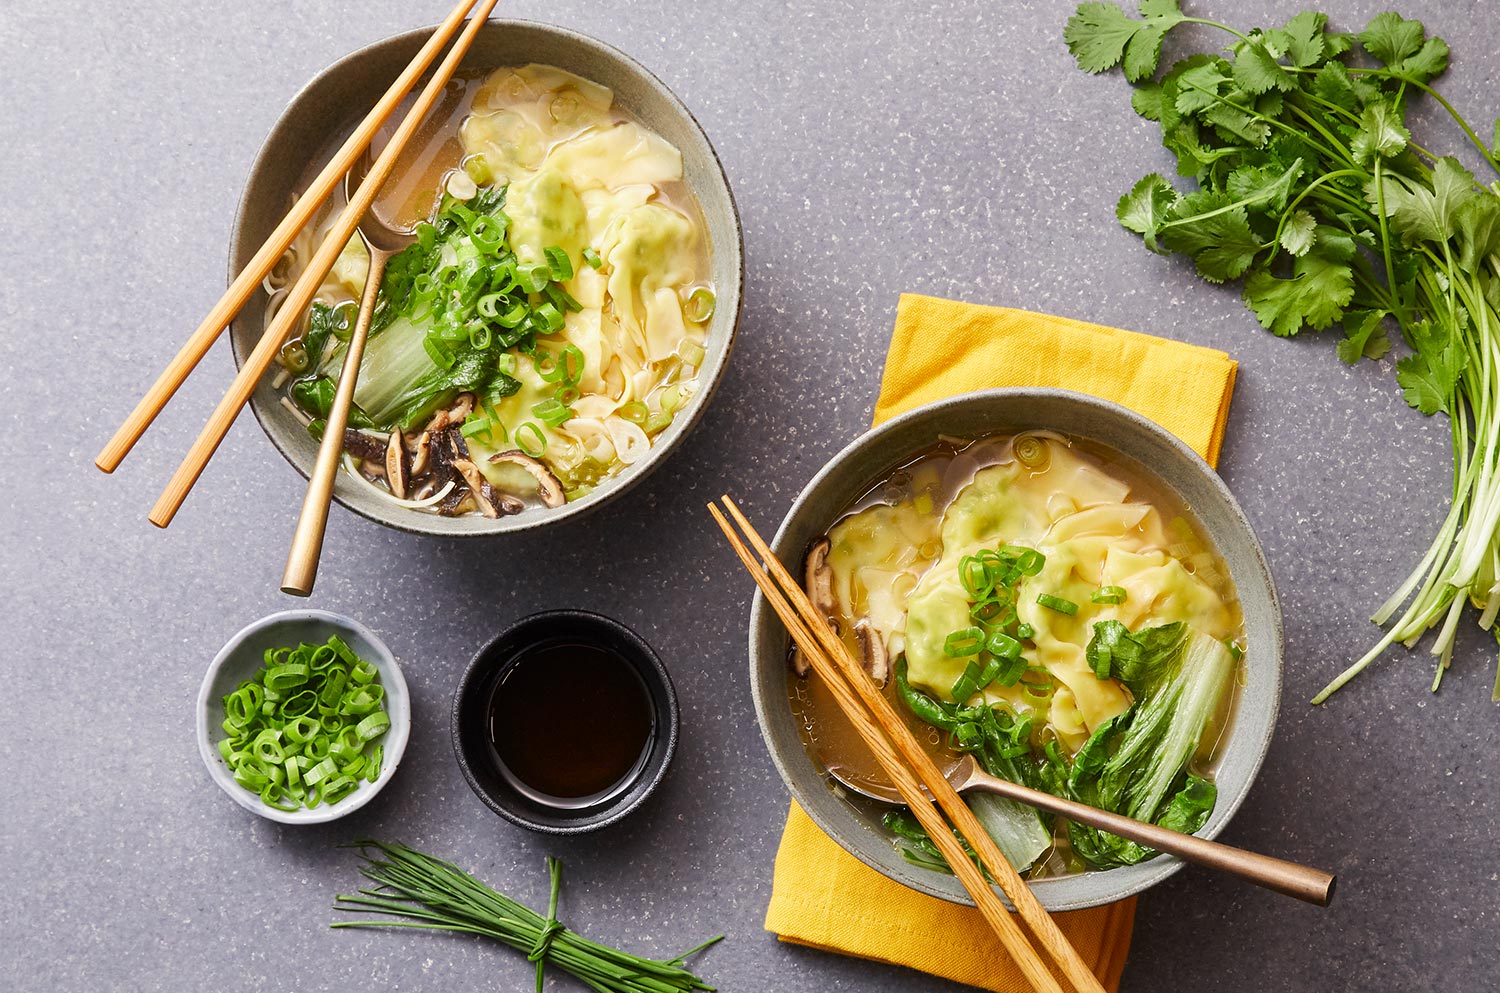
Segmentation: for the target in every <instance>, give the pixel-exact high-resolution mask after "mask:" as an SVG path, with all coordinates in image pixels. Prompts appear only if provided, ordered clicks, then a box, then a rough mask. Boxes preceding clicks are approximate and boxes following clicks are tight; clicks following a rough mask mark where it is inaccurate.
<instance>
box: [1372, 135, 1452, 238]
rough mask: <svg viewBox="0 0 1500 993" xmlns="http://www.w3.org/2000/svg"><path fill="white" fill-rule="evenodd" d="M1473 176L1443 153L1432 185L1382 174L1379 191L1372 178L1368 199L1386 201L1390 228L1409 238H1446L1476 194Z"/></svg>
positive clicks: (1375, 201) (1434, 172)
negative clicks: (1430, 186) (1378, 196)
mask: <svg viewBox="0 0 1500 993" xmlns="http://www.w3.org/2000/svg"><path fill="white" fill-rule="evenodd" d="M1474 186H1475V184H1474V176H1473V174H1472V173H1470V172H1469V170H1467V169H1465V168H1464V167H1463V166H1462V165H1461V164H1460V163H1459V161H1458V160H1457V159H1455V158H1453V157H1452V156H1444V157H1443V158H1441V159H1438V161H1437V165H1436V166H1435V167H1434V168H1433V170H1432V188H1431V189H1428V188H1427V187H1426V186H1424V185H1422V184H1421V183H1419V182H1416V181H1414V180H1409V179H1405V178H1402V177H1399V176H1383V177H1381V182H1380V184H1379V187H1378V190H1377V187H1376V183H1375V181H1374V180H1373V179H1372V180H1371V181H1370V183H1369V184H1368V187H1367V189H1366V191H1365V199H1366V200H1368V201H1369V202H1370V203H1371V204H1377V203H1378V202H1379V201H1378V200H1377V193H1378V194H1379V195H1380V198H1381V199H1383V200H1384V205H1385V213H1386V216H1387V217H1389V218H1390V219H1391V227H1392V228H1393V229H1394V230H1395V231H1396V232H1397V233H1398V234H1400V235H1402V237H1403V238H1404V240H1405V241H1406V243H1407V244H1414V243H1416V242H1419V241H1446V240H1447V239H1448V238H1449V237H1450V236H1451V235H1452V234H1453V232H1454V230H1455V226H1456V224H1457V220H1458V214H1459V211H1460V210H1462V209H1463V207H1464V205H1465V204H1467V203H1469V202H1470V201H1472V200H1473V199H1474V197H1475V196H1476V194H1475V191H1474Z"/></svg>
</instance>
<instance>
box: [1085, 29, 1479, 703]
mask: <svg viewBox="0 0 1500 993" xmlns="http://www.w3.org/2000/svg"><path fill="white" fill-rule="evenodd" d="M1138 11H1139V16H1131V15H1129V14H1127V13H1126V12H1125V11H1124V10H1122V9H1121V8H1120V7H1118V6H1116V5H1115V4H1113V3H1097V2H1094V3H1083V4H1080V5H1079V7H1078V10H1077V12H1076V13H1075V14H1074V16H1073V17H1072V18H1070V19H1069V20H1068V23H1067V26H1066V28H1065V30H1064V38H1065V39H1066V41H1067V44H1068V48H1069V50H1070V51H1071V52H1072V53H1073V55H1074V57H1075V58H1076V59H1077V62H1078V65H1079V68H1081V69H1083V70H1085V71H1087V72H1094V73H1098V72H1104V71H1106V70H1108V69H1111V68H1113V67H1114V66H1116V65H1121V66H1122V68H1123V70H1124V72H1125V75H1126V78H1127V79H1129V80H1130V82H1132V83H1133V84H1135V89H1134V91H1133V93H1132V96H1131V103H1132V105H1133V106H1134V108H1135V110H1136V111H1137V112H1138V113H1139V114H1140V115H1141V116H1142V117H1145V118H1147V119H1148V120H1152V121H1155V122H1157V123H1158V124H1159V125H1160V127H1161V134H1162V144H1163V146H1164V147H1165V148H1166V149H1167V150H1168V151H1170V152H1171V153H1172V154H1173V155H1174V156H1175V158H1176V160H1177V172H1178V174H1179V175H1180V176H1183V177H1186V178H1188V179H1190V180H1192V181H1193V182H1194V187H1193V188H1191V189H1188V190H1187V191H1185V192H1184V191H1179V190H1178V189H1177V188H1176V187H1174V186H1173V184H1172V183H1171V182H1170V181H1169V180H1168V179H1167V178H1166V177H1164V176H1162V175H1160V174H1157V173H1153V174H1151V175H1148V176H1146V177H1145V178H1143V179H1142V180H1141V181H1140V182H1138V183H1137V184H1136V185H1135V187H1134V188H1133V189H1132V190H1131V191H1130V192H1129V193H1128V194H1126V195H1125V196H1124V197H1123V198H1121V200H1120V203H1119V207H1118V210H1117V215H1118V217H1119V219H1120V223H1121V224H1123V225H1124V226H1125V227H1127V228H1129V229H1130V230H1132V231H1135V232H1137V233H1138V234H1140V235H1141V236H1142V238H1143V239H1144V240H1145V242H1146V245H1147V247H1148V248H1150V249H1151V250H1152V251H1156V252H1161V253H1178V254H1182V255H1185V256H1188V257H1190V258H1191V259H1192V260H1193V264H1194V266H1195V267H1196V268H1197V271H1198V274H1199V275H1200V276H1202V277H1203V278H1204V279H1206V280H1208V281H1209V282H1212V283H1225V282H1229V281H1231V280H1238V281H1239V282H1240V285H1241V292H1242V295H1243V297H1244V300H1245V304H1246V306H1248V307H1249V308H1250V309H1251V310H1252V311H1253V312H1254V313H1255V316H1256V319H1257V320H1258V321H1259V322H1260V323H1261V325H1263V326H1264V327H1266V328H1267V329H1269V330H1270V331H1272V332H1273V333H1274V334H1277V335H1281V336H1289V335H1295V334H1298V333H1300V332H1302V331H1304V330H1313V331H1320V330H1322V329H1325V328H1328V327H1331V326H1333V325H1335V324H1337V325H1340V326H1341V327H1342V330H1343V337H1342V340H1340V341H1339V343H1338V354H1339V357H1340V358H1341V359H1343V360H1344V361H1345V362H1348V363H1351V364H1353V363H1355V362H1358V361H1359V360H1360V359H1361V358H1372V359H1373V358H1380V357H1382V356H1384V355H1385V354H1386V353H1387V352H1389V351H1390V349H1391V347H1392V342H1391V340H1390V337H1389V334H1388V329H1396V330H1399V333H1400V336H1401V339H1402V341H1403V343H1404V344H1405V346H1406V348H1407V349H1409V352H1410V354H1407V355H1404V356H1403V357H1402V358H1400V359H1399V360H1398V361H1397V362H1396V379H1397V382H1398V383H1399V385H1400V386H1401V389H1402V393H1403V395H1404V396H1405V398H1406V400H1407V402H1408V403H1410V404H1411V405H1412V406H1413V407H1416V408H1417V409H1419V410H1421V411H1422V412H1423V413H1424V414H1435V413H1438V412H1439V411H1441V412H1443V413H1445V414H1447V415H1448V416H1449V418H1450V420H1451V423H1452V431H1453V454H1454V462H1455V471H1454V486H1453V499H1452V503H1451V507H1450V510H1449V513H1448V516H1447V519H1446V520H1445V521H1444V522H1443V525H1442V527H1441V528H1440V530H1439V532H1438V534H1437V537H1436V538H1435V539H1434V540H1433V543H1432V545H1431V547H1430V548H1429V549H1428V551H1427V553H1426V554H1425V555H1424V556H1423V558H1422V560H1421V562H1420V563H1419V564H1418V566H1417V568H1416V569H1415V570H1414V571H1413V572H1412V574H1411V575H1410V577H1408V578H1407V580H1406V581H1405V582H1404V583H1402V584H1401V586H1400V587H1399V588H1398V589H1397V590H1396V591H1395V593H1394V594H1393V595H1392V596H1391V598H1390V600H1388V601H1387V602H1386V603H1385V604H1384V605H1383V606H1382V607H1381V608H1380V609H1379V610H1378V611H1376V613H1375V615H1374V617H1373V620H1374V621H1375V622H1376V623H1378V624H1388V628H1387V631H1386V633H1385V635H1384V637H1382V638H1381V639H1380V641H1379V642H1378V643H1377V644H1376V645H1375V646H1374V647H1373V648H1371V650H1370V651H1369V652H1368V653H1366V654H1365V655H1364V656H1363V657H1362V658H1360V659H1359V660H1358V661H1356V662H1355V663H1354V664H1353V665H1351V666H1349V667H1348V668H1347V669H1346V670H1345V671H1344V672H1343V673H1342V674H1340V675H1339V676H1338V677H1337V678H1336V679H1335V680H1334V681H1333V682H1331V683H1330V684H1329V685H1328V686H1327V687H1326V688H1325V689H1324V690H1323V691H1322V692H1320V693H1319V694H1318V695H1317V696H1316V697H1315V698H1314V700H1313V702H1314V703H1321V702H1323V701H1324V700H1326V699H1327V698H1328V696H1329V695H1330V694H1332V693H1333V692H1334V691H1335V690H1337V689H1338V688H1339V687H1341V686H1343V685H1344V683H1346V682H1347V681H1348V680H1349V679H1351V678H1353V677H1354V676H1355V675H1356V674H1358V673H1359V672H1360V671H1362V670H1363V669H1364V668H1366V667H1367V666H1368V665H1370V663H1371V662H1373V661H1374V660H1375V659H1376V658H1378V657H1379V656H1380V655H1381V654H1382V653H1383V652H1384V651H1385V649H1387V648H1388V647H1390V646H1391V645H1393V644H1394V643H1396V642H1402V643H1404V644H1405V645H1406V646H1407V647H1408V648H1410V647H1414V646H1415V645H1416V643H1417V642H1418V640H1419V639H1421V638H1422V636H1423V635H1424V634H1425V633H1427V632H1428V631H1430V630H1432V629H1433V628H1438V629H1439V630H1438V633H1437V635H1436V637H1435V639H1434V643H1433V645H1432V652H1433V654H1434V655H1437V656H1438V657H1439V660H1440V661H1439V663H1438V666H1437V672H1436V675H1435V677H1434V679H1433V684H1432V686H1433V689H1434V690H1436V689H1437V687H1438V685H1439V683H1440V681H1441V679H1442V675H1443V672H1444V671H1445V670H1446V669H1447V668H1448V665H1449V663H1450V661H1451V658H1452V653H1453V643H1454V636H1455V633H1456V631H1457V626H1458V622H1459V619H1460V615H1461V614H1462V613H1463V611H1464V605H1465V603H1466V602H1468V603H1471V604H1473V605H1474V607H1475V608H1476V609H1478V610H1479V611H1480V616H1479V623H1480V625H1481V626H1482V627H1484V628H1486V629H1492V625H1493V622H1494V620H1495V618H1496V615H1497V613H1500V192H1497V191H1500V184H1497V183H1495V182H1494V181H1493V178H1494V177H1493V176H1491V175H1490V173H1494V174H1496V175H1500V163H1497V157H1500V122H1497V127H1496V140H1495V142H1493V143H1492V144H1489V145H1487V144H1486V143H1485V142H1484V141H1482V140H1481V139H1480V138H1479V136H1478V135H1477V134H1476V133H1475V131H1474V129H1473V128H1472V127H1471V126H1470V125H1469V123H1468V121H1466V120H1465V119H1464V118H1463V116H1462V115H1460V114H1459V113H1458V111H1457V110H1455V109H1454V107H1453V106H1452V105H1451V104H1450V103H1449V102H1448V101H1447V100H1446V99H1444V98H1443V96H1442V95H1441V94H1440V93H1439V92H1438V91H1437V90H1436V89H1434V88H1433V86H1432V85H1431V83H1432V81H1433V80H1434V79H1435V78H1436V77H1437V76H1439V75H1441V74H1442V72H1443V71H1444V70H1445V69H1446V68H1447V64H1448V54H1449V50H1448V45H1447V44H1446V43H1445V42H1444V41H1443V40H1442V39H1441V38H1429V37H1428V36H1427V34H1426V31H1425V29H1424V27H1423V25H1422V24H1421V22H1419V21H1414V20H1407V19H1405V18H1403V17H1401V16H1400V15H1399V14H1395V13H1383V14H1379V15H1377V16H1376V17H1375V18H1373V19H1372V20H1371V21H1370V22H1369V23H1368V24H1367V25H1366V26H1365V28H1364V30H1363V31H1360V32H1359V33H1358V34H1345V33H1341V32H1336V31H1332V30H1330V29H1329V22H1328V17H1327V15H1326V14H1323V13H1319V12H1317V11H1311V10H1307V11H1303V12H1301V13H1299V14H1297V15H1296V16H1295V17H1293V18H1292V19H1291V20H1289V21H1287V22H1286V23H1285V24H1283V25H1281V26H1280V27H1275V28H1266V29H1260V28H1257V29H1253V30H1247V31H1240V30H1238V29H1236V28H1233V27H1230V26H1228V25H1225V24H1220V23H1218V22H1215V21H1211V20H1206V19H1203V18H1196V17H1189V16H1187V15H1185V14H1184V13H1183V12H1182V10H1181V9H1180V7H1179V6H1178V0H1141V2H1140V5H1139V7H1138ZM1189 23H1192V24H1203V25H1210V26H1212V27H1214V28H1218V29H1221V30H1223V31H1224V32H1226V33H1227V34H1228V35H1230V36H1231V39H1230V43H1229V45H1228V46H1227V47H1226V48H1225V49H1223V50H1222V52H1202V53H1198V54H1193V55H1190V56H1188V57H1187V58H1184V59H1182V60H1180V61H1178V62H1176V63H1175V64H1174V65H1172V66H1171V67H1170V68H1169V69H1167V70H1166V72H1165V73H1161V74H1160V76H1159V78H1158V63H1159V61H1160V57H1161V45H1162V39H1163V38H1164V37H1165V36H1166V34H1167V33H1168V32H1169V31H1171V30H1172V29H1173V28H1175V27H1177V26H1179V25H1182V24H1189ZM1419 97H1425V98H1427V99H1430V100H1433V101H1436V102H1437V104H1438V105H1439V106H1441V107H1442V108H1443V110H1444V111H1446V112H1447V114H1448V115H1449V116H1450V117H1451V119H1452V121H1453V123H1454V124H1455V125H1456V126H1457V128H1458V132H1459V134H1461V136H1462V140H1461V144H1462V145H1466V146H1469V147H1470V148H1471V149H1472V152H1473V153H1477V155H1475V156H1474V157H1475V159H1476V160H1477V161H1480V162H1482V163H1483V166H1484V168H1485V169H1486V170H1487V172H1486V178H1488V179H1490V180H1491V182H1490V183H1489V184H1488V185H1485V184H1482V183H1481V182H1480V181H1478V180H1477V179H1476V178H1475V177H1474V175H1473V174H1472V173H1471V172H1470V171H1469V170H1468V169H1467V168H1465V166H1464V165H1463V164H1462V163H1460V162H1459V160H1458V159H1457V158H1454V157H1452V156H1451V155H1444V154H1440V153H1439V152H1438V151H1436V150H1432V149H1429V148H1428V147H1425V146H1424V145H1421V144H1418V143H1417V141H1416V140H1415V139H1414V137H1413V135H1412V133H1411V131H1410V130H1409V129H1408V127H1407V125H1406V112H1407V108H1408V105H1409V103H1410V101H1411V100H1412V99H1413V98H1419ZM1424 140H1425V138H1424ZM1403 605H1404V607H1403ZM1398 611H1399V614H1398ZM1494 696H1495V699H1496V700H1500V672H1497V677H1496V684H1495V693H1494Z"/></svg>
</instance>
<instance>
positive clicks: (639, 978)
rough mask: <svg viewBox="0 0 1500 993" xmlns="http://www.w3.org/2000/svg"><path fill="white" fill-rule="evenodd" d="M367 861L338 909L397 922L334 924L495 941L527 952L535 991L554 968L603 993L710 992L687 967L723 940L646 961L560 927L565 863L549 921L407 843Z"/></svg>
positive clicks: (374, 844) (555, 876)
mask: <svg viewBox="0 0 1500 993" xmlns="http://www.w3.org/2000/svg"><path fill="white" fill-rule="evenodd" d="M353 847H355V848H358V849H360V856H361V858H363V859H364V864H363V865H362V866H360V872H361V873H362V874H363V875H364V876H365V878H367V879H369V880H371V881H372V882H373V883H375V887H376V888H374V889H368V890H360V891H359V893H358V894H356V895H349V896H346V895H343V894H340V895H338V896H336V897H335V898H334V909H336V910H346V911H352V912H356V913H358V912H364V913H375V914H382V915H386V916H388V917H391V918H400V919H392V920H361V921H337V922H335V923H334V924H332V925H331V926H332V927H336V928H345V927H411V928H425V929H429V930H436V931H457V932H460V933H463V934H478V935H483V936H485V937H488V938H493V939H495V940H496V941H499V942H501V943H502V944H505V945H509V946H510V947H511V948H514V949H517V950H519V951H522V952H525V953H526V957H527V958H528V959H529V960H531V961H533V962H535V963H536V988H537V993H541V990H542V977H543V970H544V968H545V967H546V966H547V965H553V966H556V967H557V968H559V969H562V970H563V971H564V972H567V973H571V974H572V975H574V976H576V977H578V978H579V979H580V980H582V981H583V982H584V983H585V984H586V985H588V987H589V988H590V989H593V990H598V991H600V993H679V991H680V993H687V991H691V990H713V989H714V987H712V986H709V985H708V984H707V983H705V982H704V981H703V980H701V979H699V978H698V977H697V976H695V975H694V974H693V973H691V972H689V971H688V970H687V969H686V968H684V966H683V963H684V962H685V961H686V960H687V959H688V958H689V957H690V956H692V955H694V954H696V953H697V952H700V951H702V950H703V949H705V948H707V947H709V946H710V945H713V944H715V943H716V942H718V941H721V940H723V937H724V936H723V935H719V936H718V937H717V938H711V939H709V940H708V941H705V942H704V943H703V944H701V945H698V946H697V947H696V948H692V949H689V950H688V951H686V952H683V953H682V954H681V955H679V956H677V957H676V958H674V959H671V960H669V961H665V962H663V961H658V960H656V959H647V958H642V957H640V956H639V955H632V954H630V953H629V952H622V951H620V950H618V949H615V948H610V947H609V946H607V945H601V944H598V943H597V942H593V941H589V940H587V939H585V938H583V937H582V936H580V935H578V934H576V933H574V932H573V931H570V930H568V929H567V928H566V927H563V925H562V924H561V923H559V922H558V919H557V902H558V893H559V890H560V889H561V887H562V862H561V860H559V859H555V858H549V859H547V873H548V876H549V877H550V880H551V892H550V895H549V897H548V900H547V916H546V917H543V916H542V915H540V914H538V913H537V912H536V911H534V910H532V909H531V908H529V907H526V906H524V905H522V904H520V903H517V902H516V901H515V900H512V899H511V898H510V897H508V896H506V895H505V894H503V893H500V892H498V891H496V890H493V889H491V888H490V887H488V886H486V885H484V884H483V883H481V882H480V881H479V880H477V879H475V878H474V877H473V876H471V875H469V874H468V873H466V872H464V871H463V870H462V869H460V868H458V866H456V865H454V864H453V863H452V862H447V861H445V860H443V859H439V858H435V857H433V856H431V855H424V854H423V853H421V852H419V851H416V850H414V849H411V848H408V847H406V846H405V845H401V844H395V843H386V842H381V841H361V842H358V843H356V844H355V845H354V846H353Z"/></svg>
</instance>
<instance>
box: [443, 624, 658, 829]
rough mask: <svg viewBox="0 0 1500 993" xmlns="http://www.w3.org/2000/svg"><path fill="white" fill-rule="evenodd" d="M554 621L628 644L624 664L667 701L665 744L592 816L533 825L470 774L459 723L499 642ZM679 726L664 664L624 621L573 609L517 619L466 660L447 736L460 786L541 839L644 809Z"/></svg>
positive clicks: (597, 825)
mask: <svg viewBox="0 0 1500 993" xmlns="http://www.w3.org/2000/svg"><path fill="white" fill-rule="evenodd" d="M558 621H571V622H574V623H581V624H587V625H593V626H595V627H599V628H604V629H606V630H608V631H609V632H610V633H611V634H613V635H615V636H617V637H619V638H620V639H621V640H623V641H624V642H626V643H627V644H629V645H630V648H631V650H632V651H633V652H634V654H635V657H634V658H632V659H628V660H627V661H629V662H630V663H631V665H632V666H634V667H635V668H636V671H637V674H638V675H639V676H640V677H641V681H642V682H643V683H650V682H651V681H652V680H653V679H654V681H655V683H656V687H655V688H659V689H661V690H662V693H663V696H664V697H665V700H666V707H665V708H662V710H664V711H665V712H664V713H662V712H658V714H657V716H658V718H659V719H660V720H661V723H662V730H661V731H659V732H658V735H659V736H661V737H664V738H665V739H666V741H665V744H664V745H663V746H662V748H661V749H660V757H655V758H654V757H652V755H651V754H649V753H648V755H647V761H646V765H645V766H643V768H642V769H641V772H640V774H639V779H638V780H637V781H636V783H635V784H634V785H632V786H631V787H630V788H628V789H626V790H624V791H622V792H621V793H619V794H618V795H616V796H614V797H611V798H609V799H608V800H606V801H604V803H603V804H602V805H600V806H599V807H596V808H593V809H592V813H588V812H586V811H580V814H581V815H582V816H580V818H579V819H578V820H576V821H570V820H567V819H566V818H565V817H563V815H562V814H561V812H560V814H559V820H558V821H553V822H546V821H539V820H533V819H532V818H530V817H528V816H526V814H524V813H522V812H521V811H520V810H518V809H516V808H514V807H512V806H509V805H507V804H505V803H502V802H501V801H500V800H498V799H496V798H495V796H494V795H492V794H491V793H490V791H489V790H487V789H485V788H484V786H483V785H482V784H481V783H480V782H479V778H478V777H477V776H476V775H475V774H474V770H473V768H472V763H471V762H470V761H469V755H468V753H467V751H466V750H465V748H464V746H463V732H462V727H461V725H462V718H461V716H460V715H461V712H462V710H463V706H464V702H465V700H466V698H467V697H468V696H469V695H470V694H471V693H474V692H477V691H478V689H479V688H480V686H481V685H482V684H483V682H484V680H485V679H487V678H488V677H489V675H490V670H491V668H493V666H492V665H491V664H490V659H489V656H490V655H491V653H492V652H494V651H495V650H496V649H497V648H498V647H500V645H501V643H502V642H505V641H507V640H509V639H512V638H515V637H516V636H517V635H518V634H521V633H524V632H525V631H526V629H527V628H530V627H540V626H545V625H547V624H549V623H555V622H558ZM640 662H644V663H645V664H646V665H645V670H648V671H643V670H642V668H641V667H640V666H639V665H637V663H640ZM646 689H647V692H648V694H651V695H652V696H653V709H655V707H654V699H655V697H654V694H652V690H653V689H654V688H653V687H652V686H650V685H647V686H646ZM681 726H682V715H681V707H680V705H679V702H678V699H677V688H676V687H675V686H673V684H672V676H671V674H670V673H669V672H668V671H667V667H666V664H665V663H663V662H662V660H661V657H660V656H658V655H657V654H656V650H655V649H654V648H652V647H651V645H650V643H649V642H647V641H646V639H645V638H643V637H641V636H640V635H639V634H637V633H636V632H635V630H634V629H632V628H631V627H630V626H629V625H627V624H625V623H624V622H622V621H618V620H616V619H615V618H613V617H610V616H608V615H606V614H600V613H597V612H596V611H592V610H582V609H579V608H573V607H561V608H555V609H551V610H539V611H536V612H535V613H531V614H527V615H526V616H525V617H521V618H518V619H517V620H516V621H515V622H514V623H511V624H508V625H506V626H505V628H504V629H502V630H501V631H500V632H498V633H497V634H496V635H495V636H494V637H493V638H490V639H489V640H488V641H486V642H485V643H484V644H483V645H481V646H480V647H479V648H478V649H477V650H476V651H475V652H474V654H473V655H472V656H471V657H470V659H469V663H468V665H466V666H464V671H463V675H461V676H460V677H459V680H458V686H457V687H456V688H455V689H454V691H453V705H452V707H451V708H450V710H449V716H448V733H449V735H450V737H451V738H452V740H453V757H454V759H455V760H457V762H458V768H459V770H460V771H461V772H462V773H463V777H464V782H466V783H468V784H469V789H471V790H472V791H473V792H474V795H475V796H477V797H478V798H479V800H480V801H481V802H482V803H483V804H484V805H485V806H486V807H488V808H489V809H490V810H492V811H494V812H495V813H497V814H499V815H500V816H501V817H503V818H505V819H506V820H507V821H510V822H511V823H512V824H515V825H516V826H518V827H523V828H526V829H527V830H529V831H535V832H537V833H539V834H551V835H572V834H588V833H590V832H593V831H598V830H600V829H601V828H606V827H609V826H610V825H612V824H616V823H618V822H619V821H621V820H623V819H624V818H625V817H627V816H629V815H630V814H631V813H633V812H634V811H635V810H636V809H637V808H639V807H640V806H641V805H642V804H644V803H645V802H646V800H647V799H649V798H650V797H651V796H652V794H654V793H655V792H656V790H657V788H658V787H659V786H661V783H662V780H663V779H665V778H666V775H667V770H668V769H669V768H670V767H671V765H672V759H673V757H674V756H675V755H676V754H677V741H678V738H679V737H680V736H681V735H680V732H681ZM656 751H657V749H656V748H655V746H653V747H652V749H651V752H652V753H655V752H656ZM585 818H586V819H585Z"/></svg>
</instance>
